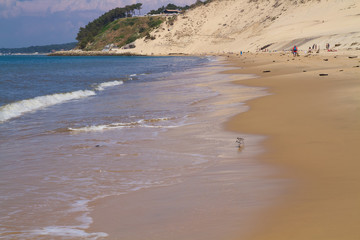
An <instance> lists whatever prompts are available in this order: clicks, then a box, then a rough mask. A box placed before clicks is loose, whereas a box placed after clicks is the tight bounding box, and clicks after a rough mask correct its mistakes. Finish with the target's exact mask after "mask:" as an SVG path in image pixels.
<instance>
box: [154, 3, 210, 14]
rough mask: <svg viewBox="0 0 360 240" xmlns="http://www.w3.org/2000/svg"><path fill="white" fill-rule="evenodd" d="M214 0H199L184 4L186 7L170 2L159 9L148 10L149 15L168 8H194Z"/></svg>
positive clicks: (181, 9) (159, 12) (183, 9)
mask: <svg viewBox="0 0 360 240" xmlns="http://www.w3.org/2000/svg"><path fill="white" fill-rule="evenodd" d="M212 1H213V0H206V1H204V2H202V1H200V0H197V1H196V2H195V3H194V4H191V5H190V6H189V5H186V6H184V7H181V6H176V5H175V4H172V3H169V4H168V5H166V6H162V7H160V8H158V9H157V10H151V11H150V12H148V15H156V14H161V13H163V12H164V11H165V10H166V9H167V10H180V11H186V10H188V9H193V8H196V7H198V6H201V5H205V4H208V3H210V2H212Z"/></svg>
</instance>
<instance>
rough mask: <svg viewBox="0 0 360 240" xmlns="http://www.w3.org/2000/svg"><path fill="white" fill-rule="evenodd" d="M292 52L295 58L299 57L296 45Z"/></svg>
mask: <svg viewBox="0 0 360 240" xmlns="http://www.w3.org/2000/svg"><path fill="white" fill-rule="evenodd" d="M292 52H293V55H294V57H296V56H297V55H298V48H297V46H296V45H294V47H293V50H292Z"/></svg>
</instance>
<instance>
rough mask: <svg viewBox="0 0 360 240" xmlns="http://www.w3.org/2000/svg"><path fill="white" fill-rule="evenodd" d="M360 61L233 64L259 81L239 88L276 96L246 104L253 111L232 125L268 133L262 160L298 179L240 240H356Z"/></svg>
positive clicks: (266, 59) (270, 59)
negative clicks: (257, 88) (262, 90)
mask: <svg viewBox="0 0 360 240" xmlns="http://www.w3.org/2000/svg"><path fill="white" fill-rule="evenodd" d="M335 56H336V58H335ZM326 59H327V60H326ZM359 61H360V59H359V58H348V56H346V55H343V56H337V54H336V53H329V54H327V55H324V56H308V57H305V56H301V57H297V58H293V57H292V56H288V55H283V56H280V54H271V53H270V54H269V53H267V54H258V55H256V54H251V55H245V56H243V57H242V58H237V59H234V64H235V65H241V66H244V69H241V70H236V71H231V73H248V72H251V73H255V74H257V75H259V76H261V77H260V78H258V79H252V80H249V81H239V82H238V83H240V84H245V85H250V86H263V87H267V88H268V90H269V92H271V93H272V95H270V96H266V97H263V98H259V99H255V100H251V101H250V102H248V103H247V104H249V105H250V108H251V110H250V111H248V112H246V113H242V114H240V115H238V116H236V117H234V118H233V119H231V121H230V122H229V123H228V127H229V128H230V129H232V130H235V129H236V130H237V131H239V132H244V133H252V134H254V133H255V134H263V135H266V136H268V138H267V140H266V141H265V142H264V146H265V148H266V149H267V151H266V153H265V154H263V155H262V156H260V160H261V161H262V162H266V163H269V164H271V165H274V166H277V167H279V168H281V169H282V172H281V175H280V177H282V178H284V179H291V180H292V181H293V183H292V184H291V185H290V188H288V190H287V192H286V193H285V194H283V195H281V196H280V197H281V198H280V201H279V204H277V205H276V206H275V207H272V208H269V209H268V210H266V211H264V213H263V215H262V217H260V218H258V219H257V227H256V230H255V231H253V232H251V233H250V234H249V235H248V237H247V238H238V239H266V240H271V239H276V240H280V239H287V240H288V239H292V240H294V239H299V240H300V239H307V240H310V239H316V240H318V239H358V238H359V236H360V228H359V227H358V223H359V222H360V205H359V203H360V174H359V168H360V161H359V159H360V158H359V157H360V148H359V143H360V68H359V65H360V62H359ZM264 71H270V72H264ZM319 74H328V75H327V76H320V75H319Z"/></svg>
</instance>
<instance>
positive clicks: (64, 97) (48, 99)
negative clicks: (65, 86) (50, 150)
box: [0, 81, 124, 122]
mask: <svg viewBox="0 0 360 240" xmlns="http://www.w3.org/2000/svg"><path fill="white" fill-rule="evenodd" d="M123 83H124V82H123V81H111V82H103V83H100V84H99V85H97V86H96V87H95V88H94V90H78V91H74V92H68V93H55V94H52V95H45V96H38V97H35V98H32V99H26V100H21V101H18V102H14V103H10V104H7V105H4V106H2V107H0V122H5V121H7V120H9V119H12V118H16V117H19V116H21V115H23V114H25V113H28V112H33V111H36V110H40V109H43V108H46V107H49V106H52V105H56V104H60V103H64V102H66V101H70V100H75V99H80V98H85V97H89V96H94V95H96V92H95V91H103V90H105V88H109V87H114V86H118V85H122V84H123Z"/></svg>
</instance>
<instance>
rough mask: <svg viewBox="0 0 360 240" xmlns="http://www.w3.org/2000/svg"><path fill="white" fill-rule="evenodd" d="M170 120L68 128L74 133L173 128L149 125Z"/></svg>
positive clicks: (156, 119)
mask: <svg viewBox="0 0 360 240" xmlns="http://www.w3.org/2000/svg"><path fill="white" fill-rule="evenodd" d="M168 120H171V118H154V119H141V120H139V121H136V122H129V123H111V124H102V125H92V126H86V127H80V128H68V130H70V131H74V132H95V131H104V130H109V129H121V128H131V127H146V128H173V127H175V126H156V125H150V124H154V123H157V122H161V121H168Z"/></svg>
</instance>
